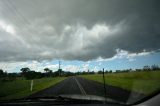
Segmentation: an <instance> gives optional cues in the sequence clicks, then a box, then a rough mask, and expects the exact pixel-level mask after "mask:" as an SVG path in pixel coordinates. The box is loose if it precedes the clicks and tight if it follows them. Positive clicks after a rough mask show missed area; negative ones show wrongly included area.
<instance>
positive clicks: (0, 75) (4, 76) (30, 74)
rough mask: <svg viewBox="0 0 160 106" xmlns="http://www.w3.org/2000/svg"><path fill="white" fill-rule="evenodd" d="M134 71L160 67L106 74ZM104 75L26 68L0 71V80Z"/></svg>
mask: <svg viewBox="0 0 160 106" xmlns="http://www.w3.org/2000/svg"><path fill="white" fill-rule="evenodd" d="M132 71H160V67H159V66H158V65H152V66H148V65H146V66H144V67H143V68H142V69H135V70H133V69H126V70H116V71H112V70H105V73H106V74H107V73H126V72H132ZM95 73H97V74H102V73H103V71H102V70H99V71H98V72H94V71H90V70H88V71H81V72H75V73H73V72H70V71H63V70H62V69H58V70H57V71H55V72H53V71H52V70H51V69H49V68H44V72H36V71H34V70H31V69H30V68H28V67H24V68H21V69H20V72H19V73H7V72H5V71H3V70H2V69H0V79H1V80H4V81H12V80H15V79H16V78H18V77H23V78H25V79H27V80H29V79H37V78H43V77H58V76H64V77H68V76H75V75H87V74H95Z"/></svg>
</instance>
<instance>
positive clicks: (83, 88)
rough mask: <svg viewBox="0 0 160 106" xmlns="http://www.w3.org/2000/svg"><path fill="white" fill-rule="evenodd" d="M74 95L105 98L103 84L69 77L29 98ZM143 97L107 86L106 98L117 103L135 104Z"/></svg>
mask: <svg viewBox="0 0 160 106" xmlns="http://www.w3.org/2000/svg"><path fill="white" fill-rule="evenodd" d="M72 94H78V95H97V96H103V97H105V93H104V86H103V84H101V83H98V82H95V81H92V80H87V79H84V78H81V77H69V78H67V79H65V80H63V81H62V82H60V83H58V84H56V85H54V86H51V87H49V88H47V89H44V90H42V91H40V92H37V93H35V94H32V95H30V96H29V98H34V97H49V96H58V95H72ZM143 96H144V95H142V94H139V93H136V92H129V91H127V90H124V89H121V88H118V87H114V86H109V85H106V97H107V98H111V99H114V100H116V101H121V102H127V101H128V102H133V101H136V100H138V99H140V98H142V97H143Z"/></svg>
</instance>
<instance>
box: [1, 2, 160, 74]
mask: <svg viewBox="0 0 160 106" xmlns="http://www.w3.org/2000/svg"><path fill="white" fill-rule="evenodd" d="M159 4H160V2H159V0H33V1H31V0H0V68H2V69H4V70H6V71H8V72H17V71H19V69H20V68H22V67H30V68H31V69H33V70H36V71H42V70H43V69H44V67H49V68H51V69H53V70H57V68H58V60H61V61H62V68H63V69H64V70H70V71H82V70H88V69H90V70H95V71H96V70H99V69H102V68H106V69H113V70H115V69H126V68H139V67H143V65H152V64H158V65H160V43H159V42H160V14H159V13H160V6H159Z"/></svg>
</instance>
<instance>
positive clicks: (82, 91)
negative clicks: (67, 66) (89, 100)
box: [74, 77, 87, 95]
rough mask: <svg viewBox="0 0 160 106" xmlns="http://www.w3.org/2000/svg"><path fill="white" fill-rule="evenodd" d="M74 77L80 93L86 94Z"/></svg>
mask: <svg viewBox="0 0 160 106" xmlns="http://www.w3.org/2000/svg"><path fill="white" fill-rule="evenodd" d="M74 79H75V81H76V82H77V85H78V87H79V89H80V91H81V93H82V94H83V95H87V94H86V92H85V90H84V89H83V87H82V86H81V84H80V83H79V82H78V80H77V79H76V78H75V77H74Z"/></svg>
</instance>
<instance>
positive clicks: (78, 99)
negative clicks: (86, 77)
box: [26, 95, 126, 106]
mask: <svg viewBox="0 0 160 106" xmlns="http://www.w3.org/2000/svg"><path fill="white" fill-rule="evenodd" d="M26 100H27V101H41V102H49V101H50V102H63V103H71V104H75V103H76V104H79V103H80V104H81V103H85V104H90V103H100V104H119V105H123V106H124V105H126V104H125V103H122V102H119V101H116V100H112V99H110V98H104V97H101V96H95V95H59V96H45V97H32V98H28V99H26Z"/></svg>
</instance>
